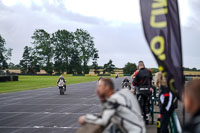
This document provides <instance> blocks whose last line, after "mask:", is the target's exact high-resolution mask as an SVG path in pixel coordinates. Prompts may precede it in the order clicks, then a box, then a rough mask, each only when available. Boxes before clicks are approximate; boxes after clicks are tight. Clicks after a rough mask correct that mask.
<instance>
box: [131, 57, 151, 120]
mask: <svg viewBox="0 0 200 133" xmlns="http://www.w3.org/2000/svg"><path fill="white" fill-rule="evenodd" d="M134 77H135V78H134V79H133V82H132V85H133V86H134V87H135V92H136V96H137V99H138V101H139V103H140V106H141V109H142V113H143V118H144V120H145V121H146V124H148V122H149V113H150V111H149V106H150V97H151V91H150V88H151V85H152V84H151V83H152V72H151V70H149V69H147V68H145V65H144V62H143V61H139V63H138V70H137V71H136V72H135V73H134Z"/></svg>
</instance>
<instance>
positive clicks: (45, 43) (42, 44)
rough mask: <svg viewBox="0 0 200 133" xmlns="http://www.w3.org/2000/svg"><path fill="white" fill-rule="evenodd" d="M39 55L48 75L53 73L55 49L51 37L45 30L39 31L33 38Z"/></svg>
mask: <svg viewBox="0 0 200 133" xmlns="http://www.w3.org/2000/svg"><path fill="white" fill-rule="evenodd" d="M32 39H33V40H34V41H33V42H32V43H33V44H34V46H35V47H34V48H35V49H36V53H37V55H38V56H39V57H40V58H41V59H42V62H43V65H42V68H43V69H44V70H45V71H46V72H47V73H48V74H52V73H53V62H52V60H53V55H54V47H53V45H52V43H51V35H50V34H49V33H47V32H46V31H45V30H43V29H37V30H36V31H35V32H34V33H33V36H32Z"/></svg>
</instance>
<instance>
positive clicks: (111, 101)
mask: <svg viewBox="0 0 200 133" xmlns="http://www.w3.org/2000/svg"><path fill="white" fill-rule="evenodd" d="M97 94H98V96H99V99H100V100H101V102H102V105H103V112H102V115H101V116H99V117H98V116H97V115H92V114H87V115H86V116H81V117H80V118H79V123H80V124H82V125H84V124H85V123H91V124H96V125H100V126H103V127H104V129H106V128H107V127H109V126H110V125H115V126H116V127H117V129H116V130H118V131H121V132H122V133H124V132H127V133H145V132H146V129H145V124H144V121H143V119H142V117H141V112H140V107H139V104H138V102H137V99H136V98H135V97H134V96H133V94H132V93H131V92H130V91H129V90H128V89H122V90H120V91H118V92H115V89H114V84H113V82H112V80H111V79H104V78H102V79H101V80H100V82H99V83H98V87H97Z"/></svg>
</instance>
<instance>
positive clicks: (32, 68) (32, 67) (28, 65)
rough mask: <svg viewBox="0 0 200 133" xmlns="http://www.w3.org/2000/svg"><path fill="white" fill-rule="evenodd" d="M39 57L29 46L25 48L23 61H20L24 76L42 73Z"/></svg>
mask: <svg viewBox="0 0 200 133" xmlns="http://www.w3.org/2000/svg"><path fill="white" fill-rule="evenodd" d="M39 60H40V59H39V57H37V56H36V52H35V51H34V50H33V49H32V48H31V47H28V46H25V47H24V53H23V56H22V60H20V66H21V71H22V73H24V74H36V72H39V71H40V64H39Z"/></svg>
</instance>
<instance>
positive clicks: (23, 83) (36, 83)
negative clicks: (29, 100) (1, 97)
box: [0, 76, 99, 93]
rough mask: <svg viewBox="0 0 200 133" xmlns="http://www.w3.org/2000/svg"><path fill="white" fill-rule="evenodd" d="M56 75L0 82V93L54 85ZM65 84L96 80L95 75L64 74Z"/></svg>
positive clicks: (20, 77)
mask: <svg viewBox="0 0 200 133" xmlns="http://www.w3.org/2000/svg"><path fill="white" fill-rule="evenodd" d="M58 78H59V77H58V76H19V81H13V82H1V83H0V93H8V92H15V91H23V90H32V89H39V88H46V87H53V86H56V82H57V80H58ZM64 78H65V79H66V80H67V85H69V84H76V83H84V82H91V81H96V80H98V78H99V77H97V76H64Z"/></svg>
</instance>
